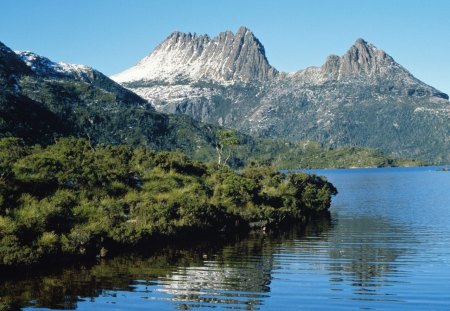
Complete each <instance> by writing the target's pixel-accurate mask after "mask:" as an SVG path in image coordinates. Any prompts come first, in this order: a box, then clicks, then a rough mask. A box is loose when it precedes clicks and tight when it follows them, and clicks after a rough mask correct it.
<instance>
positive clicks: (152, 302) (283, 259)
mask: <svg viewBox="0 0 450 311" xmlns="http://www.w3.org/2000/svg"><path fill="white" fill-rule="evenodd" d="M313 172H314V173H317V174H319V175H324V176H326V177H327V178H328V180H329V181H331V182H332V183H333V184H334V185H335V186H336V187H337V188H338V191H339V194H338V195H337V196H336V197H334V198H333V204H332V208H331V218H330V219H327V218H325V219H321V220H318V221H317V222H316V223H313V224H310V225H309V226H308V227H307V228H306V229H304V228H303V229H302V228H296V227H293V228H291V229H290V230H286V231H285V232H279V233H276V234H263V233H258V234H252V235H249V236H244V237H243V236H240V237H233V238H231V239H223V240H222V239H220V240H216V241H208V240H205V241H203V242H202V243H200V244H198V245H195V244H193V245H182V246H178V247H167V248H165V249H161V250H158V251H153V252H149V253H148V254H145V253H140V254H127V255H123V256H119V257H115V258H112V259H107V260H102V261H100V262H98V263H95V264H89V265H88V264H85V265H81V264H80V265H78V266H73V267H65V268H64V269H58V270H50V271H48V272H42V273H35V274H33V275H31V274H30V275H28V276H27V277H23V276H22V277H20V278H17V279H6V280H0V297H1V300H0V310H1V304H2V303H3V305H5V304H9V305H10V306H12V308H18V307H26V309H27V310H33V309H37V308H46V309H48V308H49V309H77V310H102V309H103V310H125V309H127V310H138V309H146V310H196V309H198V310H208V309H215V310H220V309H223V310H229V309H237V310H239V309H240V310H283V309H284V310H300V309H304V310H411V309H416V310H450V289H449V284H450V172H437V171H436V168H434V167H422V168H387V169H348V170H347V169H345V170H317V171H313Z"/></svg>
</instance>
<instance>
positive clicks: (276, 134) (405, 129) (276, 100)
mask: <svg viewBox="0 0 450 311" xmlns="http://www.w3.org/2000/svg"><path fill="white" fill-rule="evenodd" d="M112 79H114V80H115V81H117V82H120V83H121V84H122V85H123V86H125V87H126V88H128V89H130V90H133V91H134V92H136V93H137V94H139V95H141V96H142V97H144V98H146V99H148V100H150V101H151V102H152V104H153V106H154V107H155V108H156V110H158V111H160V112H165V113H175V114H187V115H189V116H191V117H193V118H194V119H196V120H199V121H202V122H207V123H212V124H217V125H221V126H227V127H232V128H234V129H237V130H240V131H243V132H244V133H247V134H251V135H255V136H260V137H269V138H283V139H288V140H290V141H299V140H304V139H311V140H316V141H319V142H321V143H324V144H327V145H329V146H332V147H333V146H334V147H335V146H341V145H353V146H367V147H373V148H379V149H381V150H383V151H384V152H387V153H389V154H391V155H394V156H399V157H413V158H417V159H422V160H427V161H436V162H448V161H450V154H449V153H448V150H450V139H449V138H448V137H450V135H449V134H450V105H449V101H448V98H449V97H448V95H447V94H445V93H443V92H440V91H438V90H436V89H435V88H433V87H431V86H429V85H427V84H425V83H423V82H421V81H420V80H418V79H417V78H415V77H414V76H413V75H412V74H411V73H410V72H409V71H408V70H407V69H405V68H404V67H402V66H401V65H400V64H398V63H397V62H396V61H395V60H394V59H393V58H392V57H391V56H390V55H388V54H387V53H386V52H384V51H383V50H381V49H378V48H377V47H375V46H374V45H373V44H371V43H368V42H366V41H365V40H363V39H357V40H356V42H355V43H354V44H353V45H352V46H351V47H350V48H349V50H348V51H347V52H346V53H345V54H344V55H342V56H336V55H331V56H329V57H328V58H327V59H326V61H325V63H324V64H323V65H322V66H320V67H309V68H306V69H302V70H299V71H297V72H294V73H284V72H280V71H277V70H276V69H275V68H273V67H272V66H270V65H269V63H268V61H267V58H266V56H265V52H264V47H263V45H262V44H261V43H260V42H259V40H258V39H257V38H256V37H255V36H254V34H253V33H252V32H251V31H250V30H248V29H247V28H244V27H241V28H240V29H239V30H238V31H237V33H235V34H233V33H231V32H224V33H221V34H219V35H218V36H217V37H215V38H212V39H211V38H209V37H208V36H206V35H203V36H198V35H192V34H183V33H180V32H175V33H173V34H172V35H170V36H169V37H168V38H167V39H166V40H165V41H163V42H162V43H161V44H160V45H159V46H158V47H157V48H156V49H155V50H154V51H153V52H152V53H151V54H150V55H148V56H146V57H145V58H144V59H143V60H142V61H140V62H139V63H138V64H137V65H136V66H134V67H131V68H130V69H128V70H126V71H124V72H122V73H119V74H117V75H114V76H112Z"/></svg>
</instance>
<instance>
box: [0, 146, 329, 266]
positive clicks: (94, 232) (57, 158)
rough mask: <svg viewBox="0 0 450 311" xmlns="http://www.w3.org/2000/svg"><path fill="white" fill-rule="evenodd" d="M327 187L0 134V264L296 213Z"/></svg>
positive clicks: (314, 203)
mask: <svg viewBox="0 0 450 311" xmlns="http://www.w3.org/2000/svg"><path fill="white" fill-rule="evenodd" d="M335 193H336V189H335V188H334V187H333V186H332V185H331V184H330V183H328V182H327V181H326V180H324V179H323V178H321V177H318V176H315V175H307V174H303V173H298V174H290V175H287V176H286V175H284V174H282V173H279V172H277V171H275V170H273V169H271V168H269V167H266V166H252V167H248V168H246V169H242V170H241V171H239V172H236V171H234V170H232V169H230V168H228V167H227V166H224V165H220V166H219V165H217V164H210V165H205V164H202V163H200V162H194V161H191V160H189V159H188V158H187V157H186V156H185V155H183V154H182V153H180V152H159V153H156V152H153V151H151V150H149V149H146V148H135V149H133V148H131V147H129V146H125V145H119V146H111V145H103V146H100V145H98V146H93V145H91V142H90V141H88V140H85V139H75V138H64V139H59V140H57V142H56V143H55V144H52V145H49V146H47V147H41V146H38V145H37V146H34V147H28V146H26V145H25V144H24V143H23V141H22V140H20V139H17V138H3V139H0V266H13V265H28V264H34V263H38V262H40V261H42V260H43V259H47V260H49V259H51V258H63V257H64V256H71V257H74V256H86V257H89V256H95V255H101V256H103V255H105V254H106V253H107V251H108V250H112V249H118V248H119V247H124V246H133V245H137V244H140V243H148V242H151V241H154V240H156V239H158V238H161V237H169V236H174V235H180V233H200V232H201V233H202V234H206V233H207V232H222V231H232V230H237V229H239V230H240V229H245V230H247V229H250V228H251V227H259V228H264V227H270V226H280V225H283V224H286V223H289V222H292V221H297V222H298V221H303V220H306V219H308V218H309V217H310V216H312V215H314V214H318V213H322V212H326V211H327V209H328V208H329V206H330V198H331V195H333V194H335ZM55 255H61V256H55Z"/></svg>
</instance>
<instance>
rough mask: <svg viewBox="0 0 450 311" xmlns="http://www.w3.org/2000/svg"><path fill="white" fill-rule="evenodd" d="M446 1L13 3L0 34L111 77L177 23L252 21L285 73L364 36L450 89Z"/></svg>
mask: <svg viewBox="0 0 450 311" xmlns="http://www.w3.org/2000/svg"><path fill="white" fill-rule="evenodd" d="M449 14H450V1H448V0H427V1H425V0H403V1H401V0H372V1H370V0H311V1H306V0H304V1H302V0H292V1H289V0H273V1H266V0H255V1H250V0H248V1H245V0H222V1H221V0H179V1H175V0H173V1H170V0H165V1H163V0H159V1H158V0H153V1H151V0H9V1H3V2H2V4H1V19H0V41H2V42H3V43H5V44H6V45H8V46H9V47H11V48H12V49H14V50H30V51H33V52H36V53H38V54H42V55H44V56H47V57H49V58H50V59H52V60H54V61H65V62H69V63H79V64H86V65H89V66H91V67H94V68H96V69H98V70H100V71H102V72H104V73H105V74H107V75H111V74H114V73H117V72H120V71H122V70H124V69H126V68H128V67H130V66H132V65H134V64H136V63H137V62H138V61H139V60H140V59H141V58H142V57H144V56H145V55H147V54H149V53H150V52H151V51H152V50H153V49H154V48H155V47H156V45H157V44H158V43H159V42H161V41H162V40H164V39H165V38H166V37H167V36H168V35H169V34H170V33H171V32H173V31H175V30H179V31H184V32H196V33H199V34H204V33H207V34H209V35H211V36H215V35H217V34H218V33H219V32H221V31H224V30H232V31H236V30H237V29H238V28H239V26H241V25H243V26H247V27H248V28H250V29H251V30H253V32H254V33H255V35H256V36H257V37H258V38H259V39H260V41H261V42H262V43H263V45H264V46H265V49H266V54H267V57H268V59H269V62H270V63H271V64H272V65H273V66H275V67H276V68H277V69H279V70H282V71H295V70H298V69H301V68H305V67H308V66H312V65H315V66H318V65H321V64H322V63H323V62H324V60H325V58H326V56H327V55H329V54H338V55H341V54H343V53H344V52H345V51H346V50H347V49H348V48H349V47H350V46H351V45H352V44H353V43H354V41H355V40H356V39H357V38H359V37H362V38H364V39H366V40H367V41H369V42H371V43H373V44H375V45H376V46H377V47H378V48H381V49H383V50H385V51H386V52H387V53H388V54H390V55H391V56H392V57H394V59H395V60H396V61H398V62H399V63H400V64H402V65H403V66H405V67H406V68H407V69H409V70H410V71H411V72H412V73H413V74H414V75H415V76H416V77H418V78H419V79H421V80H422V81H424V82H426V83H428V84H430V85H432V86H434V87H436V88H438V89H440V90H442V91H444V92H447V93H450V16H449Z"/></svg>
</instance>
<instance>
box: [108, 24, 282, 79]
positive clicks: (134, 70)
mask: <svg viewBox="0 0 450 311" xmlns="http://www.w3.org/2000/svg"><path fill="white" fill-rule="evenodd" d="M276 74H277V71H276V70H275V69H274V68H273V67H272V66H270V65H269V62H268V61H267V58H266V55H265V51H264V47H263V45H262V44H261V42H260V41H259V40H258V39H257V38H256V37H255V36H254V34H253V32H251V31H250V30H249V29H248V28H246V27H240V28H239V29H238V31H237V32H236V33H235V34H234V33H232V32H231V31H225V32H221V33H220V34H219V35H218V36H216V37H214V38H212V39H211V38H210V37H209V36H208V35H197V34H191V33H183V32H173V33H172V34H171V35H170V36H169V37H167V39H166V40H164V41H163V42H162V43H161V44H160V45H158V46H157V47H156V49H155V50H154V51H153V52H152V53H151V54H150V55H149V56H147V57H145V58H144V59H142V60H141V61H140V62H139V63H138V64H137V65H136V66H134V67H131V68H130V69H128V70H125V71H124V72H122V73H119V74H117V75H114V76H112V78H113V79H114V80H115V81H118V82H132V81H139V80H145V81H151V80H156V81H161V80H162V81H168V82H174V81H177V80H186V79H187V80H203V81H214V82H219V83H230V82H231V83H233V82H252V81H259V82H261V81H265V80H268V79H270V78H273V77H274V76H276Z"/></svg>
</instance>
